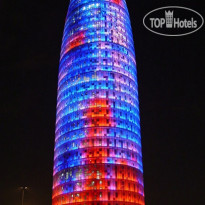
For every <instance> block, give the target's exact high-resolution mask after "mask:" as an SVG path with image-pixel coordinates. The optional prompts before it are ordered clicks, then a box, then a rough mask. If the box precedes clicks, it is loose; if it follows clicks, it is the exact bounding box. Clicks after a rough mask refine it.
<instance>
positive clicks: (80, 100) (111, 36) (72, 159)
mask: <svg viewBox="0 0 205 205" xmlns="http://www.w3.org/2000/svg"><path fill="white" fill-rule="evenodd" d="M58 79H59V80H58V97H57V114H56V133H55V135H56V137H55V154H54V170H53V196H52V204H53V205H62V204H64V205H67V204H71V205H72V204H79V205H81V204H82V205H101V204H103V205H127V204H129V205H131V204H136V205H144V188H143V187H144V185H143V166H142V153H141V136H140V117H139V102H138V85H137V70H136V62H135V51H134V43H133V37H132V29H131V24H130V19H129V13H128V9H127V6H126V2H125V0H71V1H70V5H69V9H68V14H67V17H66V22H65V29H64V35H63V41H62V48H61V56H60V67H59V76H58Z"/></svg>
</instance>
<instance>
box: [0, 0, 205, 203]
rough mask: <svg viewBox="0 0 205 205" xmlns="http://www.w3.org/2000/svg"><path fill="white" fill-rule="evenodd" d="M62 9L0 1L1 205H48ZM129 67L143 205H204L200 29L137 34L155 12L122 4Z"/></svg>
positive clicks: (64, 0) (139, 4)
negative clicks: (136, 105) (129, 35)
mask: <svg viewBox="0 0 205 205" xmlns="http://www.w3.org/2000/svg"><path fill="white" fill-rule="evenodd" d="M68 4H69V0H61V1H57V0H53V1H52V0H41V1H40V0H34V1H29V0H18V1H14V0H10V1H9V0H1V2H0V13H1V15H2V18H1V23H0V25H1V28H0V37H1V38H0V41H1V56H0V58H1V60H0V64H1V82H0V85H1V101H0V103H1V105H0V110H1V120H2V121H1V123H0V128H1V138H0V139H1V180H0V205H20V204H21V193H20V191H19V190H18V187H19V186H28V187H30V190H29V191H28V192H26V194H25V205H51V193H52V166H53V148H54V137H55V135H54V133H55V112H56V96H57V76H58V64H59V54H60V47H61V39H62V34H63V27H64V21H65V16H66V13H67V8H68ZM127 4H128V8H129V11H130V16H131V21H132V27H133V34H134V41H135V48H136V59H137V63H138V81H139V98H140V99H139V100H140V111H141V131H142V146H143V163H144V181H145V195H146V205H173V204H174V205H204V204H205V170H204V168H205V167H204V165H205V148H204V144H205V134H204V133H205V125H204V116H205V109H204V106H205V104H204V100H205V98H204V93H205V87H204V81H205V77H204V75H203V74H202V71H203V70H204V66H205V62H204V48H205V39H204V36H205V32H204V27H203V28H202V29H201V30H199V31H198V32H196V33H194V34H192V35H189V36H183V37H163V36H159V35H156V34H153V33H151V32H150V31H148V30H146V29H145V28H144V26H143V23H142V22H143V21H142V20H143V17H144V16H145V14H146V13H148V12H149V11H151V10H153V9H156V8H158V7H161V6H169V5H178V6H186V7H189V8H192V9H194V10H196V11H198V12H199V13H201V14H202V15H203V14H204V13H205V8H204V7H202V2H201V1H199V0H195V1H187V0H186V1H185V0H182V1H180V2H179V1H163V0H161V1H159V0H156V1H151V0H146V1H138V0H127Z"/></svg>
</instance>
